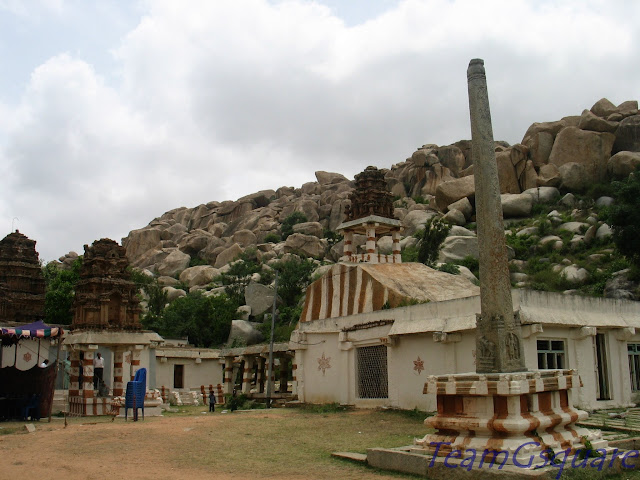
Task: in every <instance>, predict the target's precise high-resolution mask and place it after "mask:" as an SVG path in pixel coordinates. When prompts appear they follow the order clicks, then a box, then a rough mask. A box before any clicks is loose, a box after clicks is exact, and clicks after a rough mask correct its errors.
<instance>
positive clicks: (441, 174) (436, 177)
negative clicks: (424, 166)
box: [420, 163, 454, 197]
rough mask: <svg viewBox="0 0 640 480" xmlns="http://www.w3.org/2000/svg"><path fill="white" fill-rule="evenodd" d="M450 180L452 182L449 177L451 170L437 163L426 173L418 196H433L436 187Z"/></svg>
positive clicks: (450, 176)
mask: <svg viewBox="0 0 640 480" xmlns="http://www.w3.org/2000/svg"><path fill="white" fill-rule="evenodd" d="M451 180H454V177H453V176H452V175H451V170H449V169H448V168H447V167H445V166H444V165H441V164H439V163H437V164H435V165H433V166H432V167H431V168H429V170H427V171H426V174H425V178H424V185H422V188H421V189H420V194H421V195H422V196H423V197H424V196H427V195H435V194H436V190H437V189H438V185H440V184H441V183H444V182H449V181H451Z"/></svg>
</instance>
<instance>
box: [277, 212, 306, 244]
mask: <svg viewBox="0 0 640 480" xmlns="http://www.w3.org/2000/svg"><path fill="white" fill-rule="evenodd" d="M306 221H307V216H306V215H305V214H304V213H302V212H293V213H292V214H291V215H289V216H288V217H287V218H285V219H284V221H283V222H282V225H281V226H280V232H281V233H282V240H286V239H287V237H288V236H289V235H291V234H292V233H293V226H294V225H296V224H298V223H304V222H306Z"/></svg>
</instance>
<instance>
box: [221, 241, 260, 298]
mask: <svg viewBox="0 0 640 480" xmlns="http://www.w3.org/2000/svg"><path fill="white" fill-rule="evenodd" d="M254 273H261V274H263V275H265V278H266V277H269V274H268V273H266V271H265V272H263V266H262V263H261V262H260V261H259V260H258V258H257V254H256V251H255V250H254V249H250V248H248V249H246V250H245V251H244V252H242V253H241V254H240V255H238V256H237V257H236V259H235V260H234V261H233V263H232V264H231V267H229V270H228V271H227V272H225V273H222V274H220V275H219V276H218V277H217V278H216V281H218V282H220V283H222V285H224V286H225V289H224V291H225V293H226V294H227V295H228V296H229V298H230V299H231V300H233V301H234V302H235V303H236V306H240V305H244V289H245V288H246V286H247V285H249V282H250V281H251V276H252V275H253V274H254Z"/></svg>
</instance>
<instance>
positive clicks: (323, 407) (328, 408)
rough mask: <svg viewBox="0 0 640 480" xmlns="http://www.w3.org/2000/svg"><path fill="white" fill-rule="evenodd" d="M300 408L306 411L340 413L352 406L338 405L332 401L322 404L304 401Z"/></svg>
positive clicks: (350, 408)
mask: <svg viewBox="0 0 640 480" xmlns="http://www.w3.org/2000/svg"><path fill="white" fill-rule="evenodd" d="M300 409H301V410H303V411H304V412H308V413H340V412H346V411H348V410H352V409H353V408H352V407H349V406H348V405H340V404H339V403H337V402H334V403H323V404H315V403H305V404H304V405H302V406H301V407H300Z"/></svg>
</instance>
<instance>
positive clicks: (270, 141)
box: [0, 0, 640, 261]
mask: <svg viewBox="0 0 640 480" xmlns="http://www.w3.org/2000/svg"><path fill="white" fill-rule="evenodd" d="M639 18H640V2H637V1H635V0H618V1H616V0H575V1H571V0H566V1H561V0H557V1H551V0H548V1H547V0H504V1H499V0H495V1H493V0H483V1H478V0H405V1H400V0H317V1H303V0H291V1H279V0H188V1H177V0H140V1H137V0H122V1H118V0H100V1H90V2H88V1H86V0H0V192H1V194H0V237H2V236H4V235H6V234H7V233H9V232H10V231H11V229H12V228H18V229H20V231H21V232H22V233H24V234H26V235H27V236H29V237H31V238H33V239H34V240H36V241H37V242H38V244H37V248H38V250H39V252H40V257H41V258H42V259H43V260H45V261H49V260H53V259H56V258H57V257H59V256H61V255H63V254H65V253H67V252H68V251H70V250H75V251H78V252H79V253H81V252H82V245H83V244H85V243H91V242H93V241H94V240H96V239H98V238H101V237H110V238H113V239H115V240H118V241H119V240H120V239H121V237H123V236H126V235H127V233H128V232H129V231H130V230H132V229H136V228H141V227H143V226H145V225H146V224H147V223H148V222H149V221H151V220H152V219H153V218H154V217H157V216H160V215H161V214H162V213H164V212H165V211H167V210H170V209H172V208H176V207H180V206H187V207H194V206H197V205H199V204H201V203H207V202H209V201H212V200H219V201H222V200H235V199H237V198H239V197H241V196H243V195H246V194H248V193H252V192H255V191H258V190H261V189H267V188H273V189H276V188H278V187H279V186H283V185H288V186H295V187H298V186H300V185H302V184H303V183H305V182H308V181H313V180H315V176H314V172H315V171H316V170H326V171H337V172H340V173H343V174H344V175H346V176H349V177H352V176H353V175H354V174H355V173H357V172H359V171H361V170H362V169H363V168H365V167H366V166H367V165H376V166H378V167H386V168H388V167H390V166H391V165H392V164H394V163H397V162H401V161H404V160H405V159H406V158H407V157H408V156H410V155H411V153H412V152H413V151H414V150H415V148H416V147H418V146H420V145H423V144H425V143H436V144H438V145H447V144H450V143H452V142H455V141H457V140H460V139H466V138H470V128H469V115H468V100H467V86H466V69H467V65H468V63H469V60H470V59H472V58H477V57H479V58H483V59H484V60H485V66H486V69H487V78H488V82H489V97H490V101H491V110H492V112H491V113H492V116H493V122H494V135H495V137H496V139H500V140H506V141H508V142H509V143H517V142H518V141H520V140H521V139H522V136H523V134H524V132H525V131H526V129H527V127H528V126H529V125H530V124H531V123H533V122H541V121H550V120H558V119H560V118H561V117H563V116H566V115H575V114H580V112H581V111H582V110H583V109H585V108H590V107H591V106H592V105H593V104H594V103H595V102H596V101H597V100H599V99H600V98H602V97H607V98H608V99H610V100H611V101H612V102H614V103H616V104H618V103H620V102H623V101H625V100H635V99H638V98H639V97H640V95H639V93H640V91H639V88H638V87H639V86H640V80H639V79H640V63H639V62H638V58H640V52H639V50H640V24H639V23H638V19H639Z"/></svg>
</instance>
